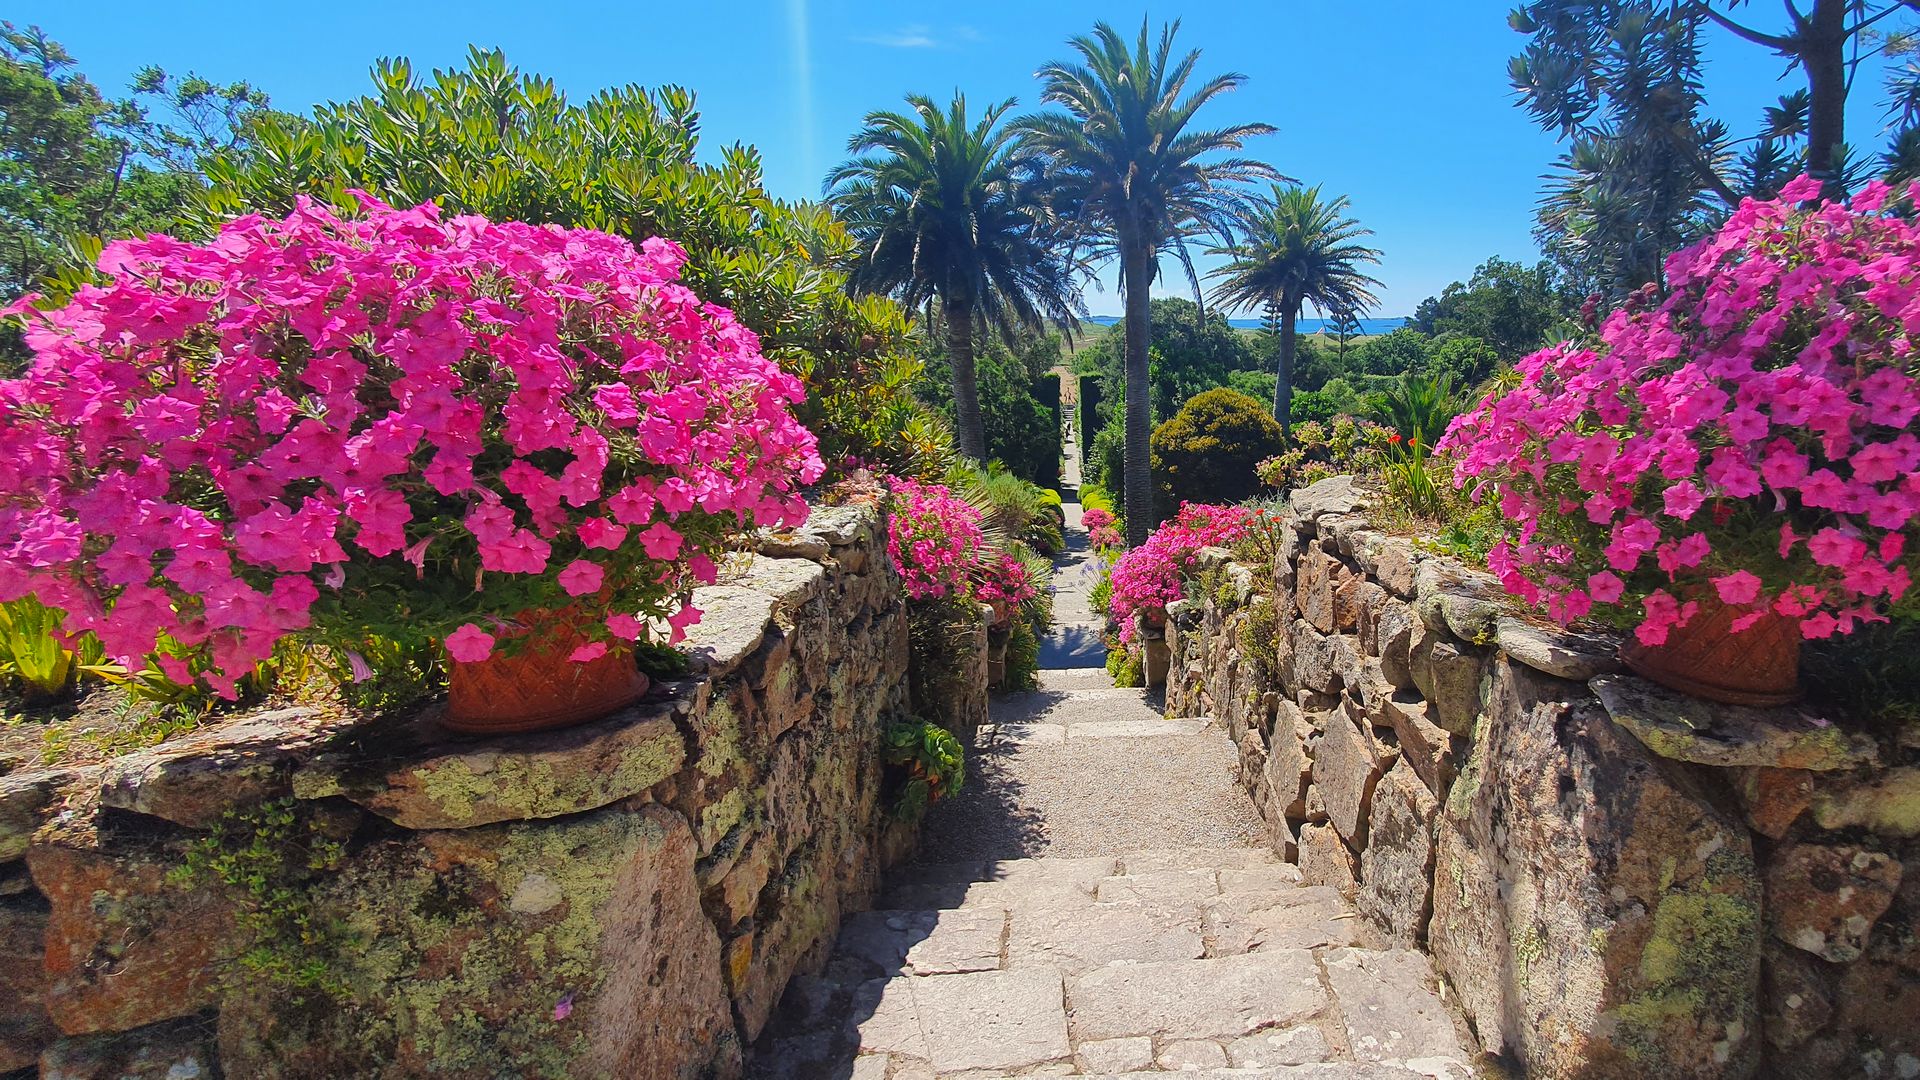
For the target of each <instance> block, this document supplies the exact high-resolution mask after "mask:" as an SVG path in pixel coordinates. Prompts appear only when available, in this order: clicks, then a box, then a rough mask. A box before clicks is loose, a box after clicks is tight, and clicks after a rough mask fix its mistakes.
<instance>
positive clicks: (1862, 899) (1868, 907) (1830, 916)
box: [1767, 843, 1901, 962]
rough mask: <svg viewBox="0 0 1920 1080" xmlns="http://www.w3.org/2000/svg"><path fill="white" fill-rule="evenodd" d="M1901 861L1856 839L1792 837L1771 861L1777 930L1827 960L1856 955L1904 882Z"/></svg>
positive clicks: (1771, 907)
mask: <svg viewBox="0 0 1920 1080" xmlns="http://www.w3.org/2000/svg"><path fill="white" fill-rule="evenodd" d="M1900 875H1901V868H1900V862H1899V860H1897V859H1893V858H1890V857H1888V856H1887V854H1886V853H1885V852H1880V851H1868V850H1866V849H1864V848H1861V847H1858V846H1856V845H1853V844H1813V843H1790V844H1787V845H1784V846H1783V847H1781V848H1780V849H1779V850H1777V851H1775V852H1774V853H1773V858H1772V859H1771V860H1769V861H1768V863H1767V923H1768V929H1769V930H1771V931H1772V932H1773V936H1774V937H1776V938H1779V939H1780V940H1781V941H1784V942H1786V943H1787V944H1789V945H1792V946H1793V947H1795V948H1797V949H1804V950H1805V951H1807V952H1810V953H1812V954H1813V955H1815V956H1818V957H1820V958H1821V959H1823V960H1831V961H1835V962H1846V961H1850V960H1857V959H1859V958H1860V954H1861V953H1862V952H1863V951H1865V949H1866V944H1867V935H1868V934H1869V933H1871V932H1872V930H1873V924H1874V922H1875V921H1876V920H1878V919H1879V918H1880V916H1881V915H1883V914H1885V913H1886V910H1887V908H1888V906H1889V905H1891V904H1892V903H1893V897H1894V892H1895V891H1896V890H1897V889H1899V887H1900Z"/></svg>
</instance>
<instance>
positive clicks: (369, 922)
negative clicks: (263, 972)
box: [220, 806, 739, 1080]
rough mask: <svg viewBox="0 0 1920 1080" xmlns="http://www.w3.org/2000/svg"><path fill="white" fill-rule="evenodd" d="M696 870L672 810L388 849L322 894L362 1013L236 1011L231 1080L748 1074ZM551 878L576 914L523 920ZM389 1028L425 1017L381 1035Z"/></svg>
mask: <svg viewBox="0 0 1920 1080" xmlns="http://www.w3.org/2000/svg"><path fill="white" fill-rule="evenodd" d="M696 855H697V851H696V848H695V845H694V840H693V835H692V833H691V831H690V830H689V829H688V827H687V824H686V822H685V821H684V820H683V819H681V818H680V817H679V816H678V815H676V814H674V813H672V812H670V811H668V810H666V809H664V808H661V807H657V806H647V807H642V808H639V809H637V810H632V811H629V810H625V809H619V808H610V809H604V810H600V811H596V812H593V813H588V814H580V815H575V816H572V817H568V818H564V819H560V820H556V821H551V822H544V823H540V824H520V825H512V826H507V825H491V826H483V827H479V828H473V829H459V830H449V831H439V832H426V833H420V834H417V839H416V842H414V843H411V844H405V845H399V844H387V845H380V846H377V847H375V848H373V849H370V850H368V851H366V852H364V853H362V854H361V855H359V856H357V857H356V858H355V859H354V860H353V861H352V862H350V863H349V864H348V865H347V866H346V867H344V868H343V869H342V871H341V872H340V873H338V874H337V875H335V876H333V877H332V878H330V879H328V880H327V881H326V882H325V883H324V885H323V887H322V889H321V891H320V893H319V895H318V896H317V897H316V899H315V911H316V913H317V914H318V915H319V916H320V917H322V918H323V919H324V918H333V919H340V920H344V923H345V925H346V926H348V927H350V928H351V930H352V933H353V939H354V945H353V947H352V948H350V949H346V950H342V951H341V952H340V953H339V954H338V955H334V956H328V957H325V959H326V960H327V961H328V963H329V964H330V965H331V966H332V968H333V970H334V972H335V974H336V975H337V976H338V977H339V978H340V979H342V980H343V981H344V982H345V983H346V985H347V986H349V987H351V988H352V994H351V1000H352V1002H353V1004H352V1005H351V1006H350V1007H347V1008H342V1009H340V1010H337V1011H330V1012H326V1013H321V1014H314V1013H312V1012H310V1011H302V1010H292V1009H288V1008H286V1007H285V1003H284V1002H283V1001H281V1000H280V999H278V998H277V997H276V996H275V995H272V994H265V993H261V992H260V989H261V988H255V991H254V992H253V993H250V994H247V995H241V996H238V997H235V998H229V999H228V1000H227V1001H226V1002H224V1003H223V1007H222V1009H221V1018H220V1019H221V1024H220V1029H221V1030H220V1037H221V1058H222V1065H223V1068H224V1070H225V1072H226V1073H227V1075H237V1076H258V1075H325V1076H351V1075H369V1074H382V1073H390V1074H395V1075H453V1076H483V1075H484V1076H493V1075H514V1076H522V1075H556V1074H567V1075H593V1076H622V1077H637V1078H642V1077H643V1078H646V1080H679V1077H681V1076H682V1075H683V1072H682V1070H683V1068H688V1067H692V1066H691V1064H690V1063H692V1062H694V1061H698V1062H700V1063H701V1065H702V1066H703V1067H704V1068H706V1069H713V1070H717V1071H721V1072H725V1071H728V1070H729V1069H732V1068H737V1066H738V1054H739V1045H738V1042H737V1041H736V1037H735V1034H734V1026H733V1019H732V1014H731V1009H730V1008H729V1004H728V1000H727V995H726V989H725V986H724V983H723V965H722V955H721V948H720V941H719V939H718V937H717V936H716V934H715V933H714V928H713V925H712V923H710V922H709V921H708V920H707V918H706V916H705V914H704V913H703V912H702V910H701V907H700V900H699V896H698V894H697V892H696V891H695V886H694V861H695V858H696ZM536 876H537V877H541V878H544V879H546V880H547V881H548V882H550V883H551V884H552V885H553V886H554V887H555V888H557V889H558V891H559V893H560V896H561V898H560V900H559V901H558V902H557V903H554V904H552V905H550V906H549V905H541V906H542V910H540V911H539V912H537V913H527V912H514V911H512V909H511V907H510V905H509V903H508V900H509V898H511V897H513V896H514V895H515V894H516V893H518V892H519V891H520V890H521V889H522V888H523V886H524V885H525V883H526V882H527V881H528V879H530V878H533V877H536ZM460 912H468V913H475V914H480V913H485V914H480V917H478V918H475V917H474V915H467V916H465V917H460V916H457V915H455V914H453V913H460ZM378 1017H406V1018H409V1021H408V1022H407V1023H404V1024H392V1025H381V1024H376V1023H372V1022H371V1021H372V1020H373V1019H374V1018H378ZM663 1047H676V1048H681V1049H680V1050H678V1051H677V1052H676V1053H674V1054H664V1053H662V1048H663Z"/></svg>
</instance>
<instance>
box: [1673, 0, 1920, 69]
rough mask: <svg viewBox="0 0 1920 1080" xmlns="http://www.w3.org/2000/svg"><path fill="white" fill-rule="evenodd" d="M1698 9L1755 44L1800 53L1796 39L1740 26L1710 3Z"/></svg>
mask: <svg viewBox="0 0 1920 1080" xmlns="http://www.w3.org/2000/svg"><path fill="white" fill-rule="evenodd" d="M1907 2H1908V3H1920V0H1907ZM1700 10H1701V11H1703V12H1705V13H1706V16H1707V18H1709V19H1712V20H1713V21H1714V22H1716V23H1718V24H1719V25H1720V26H1721V27H1723V28H1724V29H1726V30H1728V31H1729V32H1731V33H1733V34H1736V35H1738V36H1740V37H1743V38H1746V39H1747V40H1748V41H1751V42H1753V43H1754V44H1755V45H1765V46H1766V47H1767V48H1769V49H1775V50H1778V51H1780V52H1783V53H1787V54H1789V55H1793V56H1798V55H1800V43H1799V42H1798V41H1795V40H1794V39H1793V38H1784V37H1776V36H1775V35H1773V34H1763V33H1761V32H1760V31H1758V30H1755V29H1753V28H1752V27H1750V26H1742V25H1740V24H1739V23H1737V22H1734V21H1733V20H1732V19H1729V18H1727V17H1726V16H1725V15H1722V14H1720V13H1719V12H1717V11H1715V10H1713V8H1712V6H1710V5H1706V4H1703V5H1701V7H1700Z"/></svg>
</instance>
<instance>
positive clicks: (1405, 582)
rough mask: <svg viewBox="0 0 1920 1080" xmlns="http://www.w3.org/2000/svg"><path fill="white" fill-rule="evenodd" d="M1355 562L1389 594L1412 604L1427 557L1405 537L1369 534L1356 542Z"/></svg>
mask: <svg viewBox="0 0 1920 1080" xmlns="http://www.w3.org/2000/svg"><path fill="white" fill-rule="evenodd" d="M1353 559H1354V561H1355V562H1357V563H1359V564H1360V568H1361V569H1362V570H1365V571H1366V572H1367V575H1368V576H1369V577H1371V578H1373V579H1374V580H1375V581H1378V582H1379V583H1380V584H1381V585H1382V586H1384V587H1385V588H1386V589H1387V591H1389V592H1391V593H1393V594H1394V595H1395V596H1398V597H1400V598H1401V599H1402V600H1411V599H1412V598H1413V597H1414V595H1415V591H1414V582H1415V577H1416V574H1417V569H1418V567H1419V565H1420V563H1422V562H1424V561H1425V559H1426V556H1425V555H1423V554H1421V553H1420V551H1419V549H1417V548H1415V547H1414V546H1413V541H1411V540H1408V539H1407V538H1405V537H1402V536H1383V535H1381V534H1379V533H1370V534H1367V535H1366V536H1364V537H1363V538H1359V539H1356V540H1355V542H1354V550H1353Z"/></svg>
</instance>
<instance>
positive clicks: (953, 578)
mask: <svg viewBox="0 0 1920 1080" xmlns="http://www.w3.org/2000/svg"><path fill="white" fill-rule="evenodd" d="M891 487H892V488H893V495H894V499H893V513H892V514H891V515H889V516H888V519H887V554H888V555H890V556H892V558H893V566H894V569H895V570H897V571H899V573H900V582H901V584H902V585H903V586H904V587H905V588H906V591H907V596H908V597H910V598H911V599H914V600H926V599H934V598H939V597H945V596H955V597H965V596H968V595H970V593H971V591H972V581H973V577H974V574H975V568H976V567H978V566H979V564H980V561H981V558H982V553H983V550H984V547H985V543H986V535H985V532H984V530H983V529H982V528H981V521H980V511H979V510H977V509H975V508H974V507H973V506H971V505H969V504H968V503H966V502H965V501H963V500H961V499H957V498H954V495H953V492H951V491H949V490H948V489H946V488H945V487H942V486H941V485H939V484H926V483H921V482H919V481H917V480H897V479H896V480H894V481H892V483H891Z"/></svg>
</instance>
